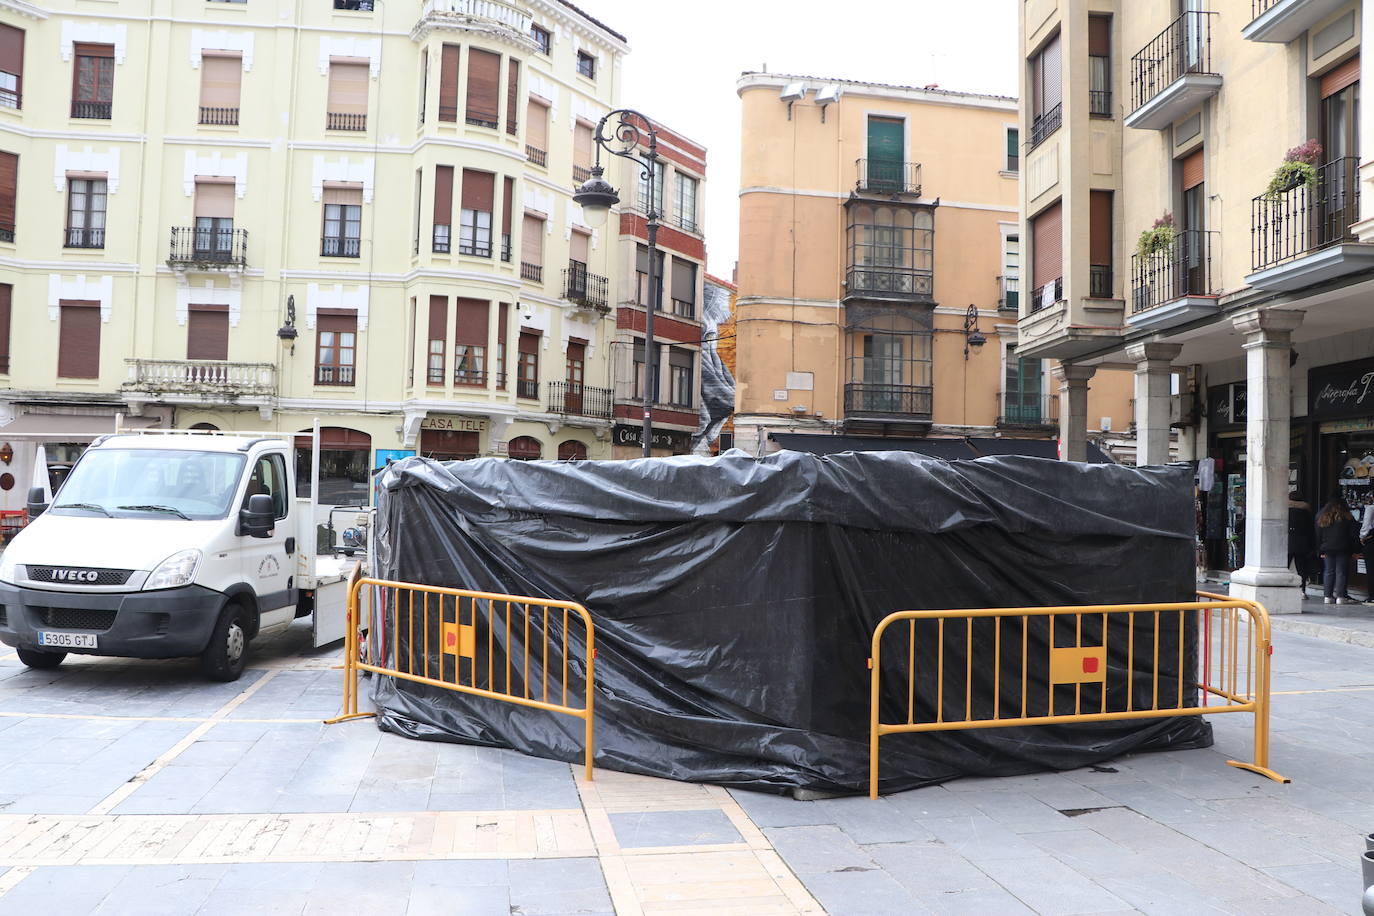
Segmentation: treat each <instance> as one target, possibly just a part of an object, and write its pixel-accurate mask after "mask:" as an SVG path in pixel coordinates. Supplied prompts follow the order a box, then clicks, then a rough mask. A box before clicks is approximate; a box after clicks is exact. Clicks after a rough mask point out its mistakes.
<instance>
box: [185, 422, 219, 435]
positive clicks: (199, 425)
mask: <svg viewBox="0 0 1374 916" xmlns="http://www.w3.org/2000/svg"><path fill="white" fill-rule="evenodd" d="M191 428H192V429H203V430H205V431H206V432H211V433H214V432H219V427H218V426H216V425H215V424H213V423H192V424H191Z"/></svg>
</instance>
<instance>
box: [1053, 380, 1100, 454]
mask: <svg viewBox="0 0 1374 916" xmlns="http://www.w3.org/2000/svg"><path fill="white" fill-rule="evenodd" d="M1096 372H1097V367H1096V366H1077V365H1074V364H1073V363H1062V364H1060V365H1058V366H1056V367H1055V368H1054V377H1055V378H1057V379H1059V456H1060V457H1061V458H1063V459H1064V460H1065V461H1087V460H1088V379H1090V378H1092V377H1093V375H1094V374H1095V373H1096Z"/></svg>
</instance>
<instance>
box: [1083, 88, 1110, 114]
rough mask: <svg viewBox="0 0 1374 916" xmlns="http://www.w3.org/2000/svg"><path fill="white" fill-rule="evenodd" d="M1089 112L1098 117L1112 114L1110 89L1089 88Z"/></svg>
mask: <svg viewBox="0 0 1374 916" xmlns="http://www.w3.org/2000/svg"><path fill="white" fill-rule="evenodd" d="M1088 114H1090V115H1093V116H1094V117H1098V118H1110V117H1111V116H1112V92H1111V90H1110V89H1089V90H1088Z"/></svg>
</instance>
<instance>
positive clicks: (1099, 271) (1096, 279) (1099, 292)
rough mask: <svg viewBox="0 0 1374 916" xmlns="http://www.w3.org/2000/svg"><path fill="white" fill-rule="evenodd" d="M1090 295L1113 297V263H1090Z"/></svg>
mask: <svg viewBox="0 0 1374 916" xmlns="http://www.w3.org/2000/svg"><path fill="white" fill-rule="evenodd" d="M1088 296H1089V298H1092V299H1110V298H1112V265H1110V264H1089V265H1088Z"/></svg>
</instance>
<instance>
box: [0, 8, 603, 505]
mask: <svg viewBox="0 0 1374 916" xmlns="http://www.w3.org/2000/svg"><path fill="white" fill-rule="evenodd" d="M626 50H627V47H626V44H625V40H624V38H623V36H621V35H619V34H618V33H616V32H615V31H613V30H612V29H610V28H609V27H607V26H606V25H604V24H603V23H600V22H598V21H596V20H594V19H592V18H590V17H589V16H588V15H587V14H585V13H583V12H581V11H580V10H578V9H577V8H576V7H573V6H572V5H570V4H567V3H563V2H560V0H520V2H504V0H428V2H426V3H423V4H421V3H414V4H398V3H395V2H387V0H378V2H376V3H373V2H370V0H333V2H332V3H331V2H324V3H319V4H300V5H296V6H292V7H290V8H289V9H288V8H286V7H282V6H280V5H278V4H270V3H264V2H260V0H248V2H218V0H211V2H194V3H192V2H183V0H176V2H171V3H160V4H152V3H148V2H143V3H139V2H132V3H121V4H118V5H117V7H115V6H108V5H107V6H104V7H102V8H101V9H99V10H96V9H94V8H93V7H91V6H90V5H88V4H85V3H77V2H71V0H67V2H60V0H59V2H54V3H51V4H30V3H27V2H17V0H16V2H8V3H0V319H3V320H0V331H3V332H5V333H4V334H3V341H0V344H2V345H3V347H4V350H3V352H0V372H3V375H0V387H3V392H0V440H3V441H5V442H8V443H9V444H10V446H11V448H12V451H13V454H14V458H13V459H12V463H11V464H10V466H9V467H8V468H6V469H5V470H6V471H7V472H8V473H9V474H11V475H12V477H13V480H12V481H10V486H9V488H8V489H4V490H3V491H2V492H0V507H2V508H7V509H12V508H15V507H17V506H21V505H22V504H23V499H24V491H25V490H26V489H27V487H28V485H29V483H30V481H31V479H33V477H34V469H33V465H34V462H35V461H38V460H43V459H46V460H47V461H48V462H49V464H54V465H60V464H62V463H64V462H69V461H70V460H71V459H72V458H74V457H75V455H76V454H77V453H79V451H80V449H81V447H82V445H83V443H85V442H88V441H90V438H91V437H92V436H94V435H97V434H99V433H103V432H108V431H109V430H111V429H112V428H113V426H114V423H115V422H116V417H117V416H118V415H124V416H126V417H127V418H128V419H127V422H128V423H131V424H140V425H153V426H164V427H165V426H177V427H189V426H195V425H206V426H213V427H217V428H221V429H252V430H279V431H288V432H294V431H299V430H304V429H308V428H309V427H310V426H311V425H312V423H313V422H314V420H315V419H316V418H318V419H319V420H320V423H321V425H322V426H324V427H326V428H327V431H326V434H325V450H326V456H325V461H326V462H328V466H327V467H325V468H323V469H322V470H323V471H324V476H325V478H326V481H327V484H322V495H323V496H332V497H335V498H338V499H351V500H355V501H359V500H365V499H366V498H367V492H368V490H367V488H368V483H367V481H368V472H369V471H370V470H371V469H372V468H374V467H377V466H380V465H381V464H384V463H385V461H386V460H387V459H388V458H395V457H400V456H403V455H407V454H416V453H420V454H428V455H434V456H436V457H441V458H463V457H475V456H477V455H511V456H514V457H523V458H533V457H543V458H555V457H591V458H597V457H609V455H610V450H611V445H610V425H611V413H610V390H611V387H612V375H611V363H610V359H609V355H610V350H611V343H612V341H613V340H614V336H615V326H614V321H613V319H612V318H610V317H609V314H610V303H611V302H614V301H616V298H617V296H618V292H617V290H615V289H614V284H615V283H616V282H617V279H616V275H617V273H618V272H617V271H616V270H614V269H613V265H614V264H615V263H616V262H615V250H616V248H617V245H616V241H617V240H616V239H614V238H613V237H610V236H608V235H607V234H606V233H600V232H593V231H592V230H591V229H590V228H589V227H588V226H587V225H585V222H586V221H585V220H584V218H583V217H582V215H581V210H580V208H579V207H578V206H577V205H576V204H574V203H573V201H572V199H571V195H572V190H573V187H574V181H575V177H576V174H577V173H578V170H580V169H581V170H585V168H586V167H587V166H588V165H590V161H589V155H590V150H588V149H586V148H584V147H583V146H582V145H581V144H579V142H578V140H579V138H580V137H581V136H582V134H583V132H585V131H587V130H588V129H589V126H590V125H594V124H595V123H596V122H597V121H598V120H599V119H600V118H601V116H602V115H603V114H604V113H605V112H606V111H608V110H610V109H611V108H613V107H614V106H615V103H616V100H617V98H618V95H619V82H620V78H621V77H620V61H621V58H622V57H623V55H624V54H625V52H626ZM588 272H590V273H592V274H597V275H600V276H602V277H609V278H610V280H609V281H608V282H609V283H610V284H612V286H611V287H610V288H607V289H602V290H598V291H597V292H598V293H599V295H589V294H588V290H587V287H586V284H585V282H579V280H580V279H581V278H583V277H585V275H586V274H587V273H588ZM40 447H41V455H40ZM57 473H58V475H59V476H60V468H59V469H58V471H57ZM40 475H41V472H40ZM4 482H5V481H4V480H3V479H0V483H4ZM326 485H328V486H329V487H330V488H331V489H332V490H333V492H332V493H324V492H323V491H324V489H325V486H326Z"/></svg>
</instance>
